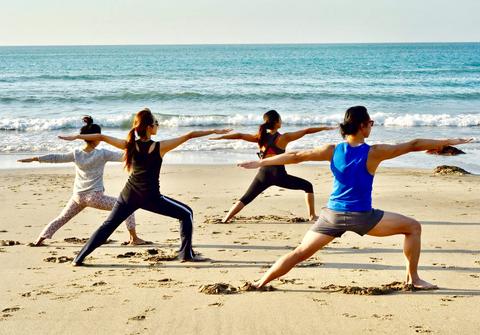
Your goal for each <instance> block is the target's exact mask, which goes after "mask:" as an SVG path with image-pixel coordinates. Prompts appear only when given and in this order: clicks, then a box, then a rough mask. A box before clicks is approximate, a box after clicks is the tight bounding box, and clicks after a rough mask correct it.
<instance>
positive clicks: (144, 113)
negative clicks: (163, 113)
mask: <svg viewBox="0 0 480 335" xmlns="http://www.w3.org/2000/svg"><path fill="white" fill-rule="evenodd" d="M154 122H155V119H154V117H153V114H152V112H151V111H150V109H148V108H144V109H142V110H141V111H140V112H138V113H137V114H135V117H134V118H133V123H132V128H131V129H130V131H129V132H128V135H127V139H126V140H127V147H126V149H125V169H127V171H130V170H131V169H132V158H133V151H134V150H135V133H137V134H138V136H139V137H140V138H142V137H145V136H147V127H148V126H151V125H153V123H154Z"/></svg>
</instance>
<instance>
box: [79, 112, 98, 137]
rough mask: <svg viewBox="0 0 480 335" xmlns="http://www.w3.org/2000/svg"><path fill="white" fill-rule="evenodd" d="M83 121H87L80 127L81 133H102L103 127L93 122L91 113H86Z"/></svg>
mask: <svg viewBox="0 0 480 335" xmlns="http://www.w3.org/2000/svg"><path fill="white" fill-rule="evenodd" d="M82 121H83V122H85V125H84V126H83V127H82V128H80V134H101V133H102V128H101V127H100V126H99V125H98V124H95V123H93V119H92V117H91V116H89V115H85V116H84V117H83V118H82Z"/></svg>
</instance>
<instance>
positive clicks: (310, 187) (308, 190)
mask: <svg viewBox="0 0 480 335" xmlns="http://www.w3.org/2000/svg"><path fill="white" fill-rule="evenodd" d="M304 191H305V193H312V194H313V185H312V183H310V182H308V184H306V185H305V188H304Z"/></svg>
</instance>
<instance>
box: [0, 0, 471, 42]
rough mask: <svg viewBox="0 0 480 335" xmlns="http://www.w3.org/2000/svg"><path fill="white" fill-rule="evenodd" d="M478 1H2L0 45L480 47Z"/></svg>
mask: <svg viewBox="0 0 480 335" xmlns="http://www.w3.org/2000/svg"><path fill="white" fill-rule="evenodd" d="M479 13H480V0H238V1H233V0H170V1H164V0H79V1H74V0H0V45H63V44H74V45H78V44H199V43H201V44H203V43H209V44H210V43H342V42H421V41H432V42H436V41H480V23H479V22H480V19H479V18H478V17H479Z"/></svg>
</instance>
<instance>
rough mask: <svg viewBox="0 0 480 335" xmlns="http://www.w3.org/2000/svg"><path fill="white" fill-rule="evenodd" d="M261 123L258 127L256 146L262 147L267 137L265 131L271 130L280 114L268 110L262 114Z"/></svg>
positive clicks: (278, 119)
mask: <svg viewBox="0 0 480 335" xmlns="http://www.w3.org/2000/svg"><path fill="white" fill-rule="evenodd" d="M263 121H264V122H263V123H262V124H261V125H260V127H258V133H257V138H258V145H259V146H260V147H262V146H263V145H264V144H265V141H266V137H267V129H273V127H274V126H275V123H277V122H278V121H280V114H278V112H277V111H276V110H273V109H272V110H269V111H268V112H266V113H265V114H263Z"/></svg>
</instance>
